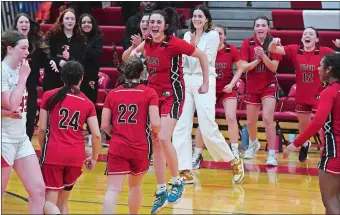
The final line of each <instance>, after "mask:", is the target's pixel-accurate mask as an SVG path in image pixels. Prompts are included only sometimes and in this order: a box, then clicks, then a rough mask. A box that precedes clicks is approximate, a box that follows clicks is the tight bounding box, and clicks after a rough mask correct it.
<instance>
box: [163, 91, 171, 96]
mask: <svg viewBox="0 0 340 215" xmlns="http://www.w3.org/2000/svg"><path fill="white" fill-rule="evenodd" d="M162 96H170V92H169V91H164V92H163V93H162Z"/></svg>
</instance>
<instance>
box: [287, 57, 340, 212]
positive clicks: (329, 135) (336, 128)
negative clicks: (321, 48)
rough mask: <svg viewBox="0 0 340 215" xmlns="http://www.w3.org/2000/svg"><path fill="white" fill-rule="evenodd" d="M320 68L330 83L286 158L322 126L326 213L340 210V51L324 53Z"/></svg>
mask: <svg viewBox="0 0 340 215" xmlns="http://www.w3.org/2000/svg"><path fill="white" fill-rule="evenodd" d="M318 70H319V76H320V79H321V81H323V82H326V83H328V84H329V86H328V87H327V88H326V89H324V90H323V91H322V92H321V95H320V103H319V106H318V108H317V111H316V114H315V116H314V118H313V120H312V121H311V122H310V123H308V125H307V126H306V128H305V129H304V130H303V131H302V132H301V133H300V135H298V136H297V138H296V139H295V140H294V142H293V143H292V144H290V145H289V146H287V148H286V149H285V150H284V158H287V157H288V156H289V154H290V153H291V152H292V151H295V150H296V149H297V147H299V146H302V145H303V144H304V143H305V142H306V141H307V140H309V139H310V138H311V137H312V136H313V135H315V134H316V133H317V132H318V131H319V130H320V129H321V128H323V131H324V146H323V150H322V152H321V160H320V162H319V164H318V168H319V181H320V183H319V184H320V191H321V195H322V202H323V204H324V206H325V208H326V214H340V199H339V197H340V54H339V53H331V54H327V55H325V56H324V57H323V58H322V60H321V62H320V66H319V68H318Z"/></svg>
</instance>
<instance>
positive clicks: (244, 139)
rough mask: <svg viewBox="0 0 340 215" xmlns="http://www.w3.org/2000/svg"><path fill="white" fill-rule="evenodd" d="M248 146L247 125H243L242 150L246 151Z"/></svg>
mask: <svg viewBox="0 0 340 215" xmlns="http://www.w3.org/2000/svg"><path fill="white" fill-rule="evenodd" d="M248 145H249V135H248V128H247V125H246V124H244V125H243V127H242V149H246V147H247V146H248Z"/></svg>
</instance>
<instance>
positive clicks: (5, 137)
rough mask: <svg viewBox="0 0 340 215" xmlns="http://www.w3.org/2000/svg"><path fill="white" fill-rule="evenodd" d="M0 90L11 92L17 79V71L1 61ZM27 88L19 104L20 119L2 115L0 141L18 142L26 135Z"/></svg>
mask: <svg viewBox="0 0 340 215" xmlns="http://www.w3.org/2000/svg"><path fill="white" fill-rule="evenodd" d="M1 76H2V77H1V92H5V91H8V90H9V91H11V92H13V91H14V89H15V87H16V85H17V83H18V80H19V71H18V69H16V70H14V69H12V68H11V67H9V66H8V65H7V64H6V63H5V62H2V63H1ZM27 96H28V94H27V90H26V89H25V90H24V94H23V95H22V102H21V104H20V106H19V110H20V111H21V115H22V118H21V119H11V118H9V117H3V118H2V119H1V120H2V126H1V135H2V140H1V142H2V143H18V142H22V141H24V140H25V138H26V137H27V135H26V115H27Z"/></svg>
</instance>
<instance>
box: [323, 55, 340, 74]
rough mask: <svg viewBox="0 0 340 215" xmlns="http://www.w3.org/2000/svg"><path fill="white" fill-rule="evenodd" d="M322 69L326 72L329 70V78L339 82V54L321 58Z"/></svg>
mask: <svg viewBox="0 0 340 215" xmlns="http://www.w3.org/2000/svg"><path fill="white" fill-rule="evenodd" d="M323 62H324V67H323V69H324V70H326V69H328V68H329V67H330V68H331V72H330V76H332V77H334V78H336V79H337V80H340V54H339V53H329V54H326V55H325V56H324V57H323Z"/></svg>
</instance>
